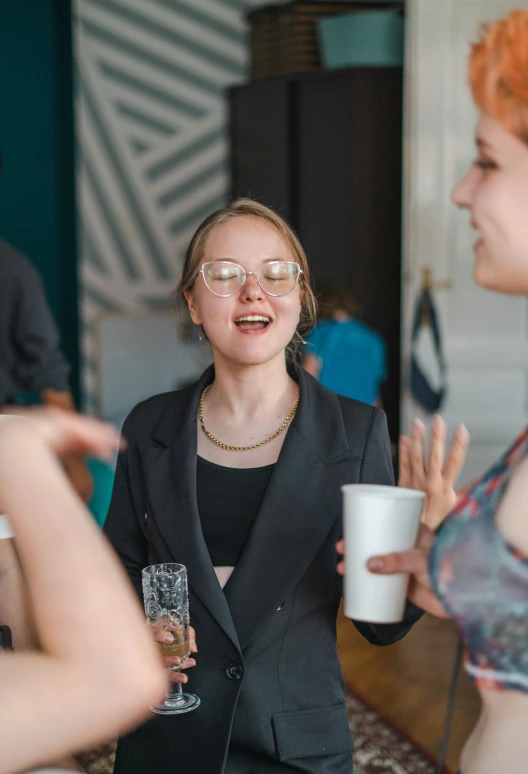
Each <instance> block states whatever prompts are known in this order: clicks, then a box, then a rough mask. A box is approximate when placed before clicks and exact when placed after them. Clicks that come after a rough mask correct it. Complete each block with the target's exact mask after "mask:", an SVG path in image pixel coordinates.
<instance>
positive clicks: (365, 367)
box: [303, 282, 387, 406]
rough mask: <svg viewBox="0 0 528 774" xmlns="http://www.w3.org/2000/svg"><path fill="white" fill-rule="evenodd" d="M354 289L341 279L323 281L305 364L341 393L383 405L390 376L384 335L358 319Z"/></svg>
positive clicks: (306, 346)
mask: <svg viewBox="0 0 528 774" xmlns="http://www.w3.org/2000/svg"><path fill="white" fill-rule="evenodd" d="M360 314H361V307H360V306H359V304H358V302H357V300H356V297H355V296H354V294H353V292H352V291H351V290H350V289H349V288H347V287H345V286H344V285H342V284H340V283H338V282H328V283H324V284H323V285H321V287H320V293H319V295H318V298H317V324H316V326H315V328H314V329H313V331H312V332H311V333H310V334H309V335H308V336H307V338H306V344H305V347H304V351H305V357H304V361H303V366H304V368H305V369H306V370H307V371H308V373H310V374H312V376H315V378H316V379H319V381H320V382H321V384H323V385H324V386H325V387H328V389H330V390H332V391H333V392H336V393H337V394H338V395H344V396H345V397H347V398H355V399H356V400H360V401H362V402H363V403H369V404H374V403H375V404H376V405H378V406H381V395H380V388H381V384H382V382H383V381H384V380H385V379H386V378H387V358H386V347H385V342H384V341H383V339H382V337H381V336H380V335H379V334H378V333H376V331H373V330H372V329H371V328H369V327H368V325H365V323H363V322H361V320H360V319H359V317H360Z"/></svg>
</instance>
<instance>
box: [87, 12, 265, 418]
mask: <svg viewBox="0 0 528 774" xmlns="http://www.w3.org/2000/svg"><path fill="white" fill-rule="evenodd" d="M258 4H260V3H259V0H76V3H75V7H74V36H75V50H76V87H77V107H76V118H77V136H78V197H77V199H78V208H79V238H80V292H81V310H82V330H83V334H82V336H83V338H82V352H83V379H82V381H83V392H84V408H85V410H87V411H89V412H94V411H95V408H96V395H95V393H96V387H97V351H96V346H97V343H96V342H97V337H96V334H95V329H96V324H97V320H98V319H99V318H100V317H101V315H104V314H112V313H122V312H123V311H133V310H134V311H135V310H145V309H151V310H152V309H157V310H159V309H166V308H167V305H168V298H169V295H170V292H171V291H172V290H173V288H174V287H175V285H176V284H177V282H178V280H179V277H180V274H181V266H182V260H183V256H184V254H185V250H186V247H187V244H188V242H189V239H190V237H191V235H192V233H193V231H194V230H195V228H196V226H197V225H198V224H199V223H200V221H201V220H202V219H203V218H204V217H205V216H206V215H207V214H208V213H209V212H211V211H212V210H214V209H216V208H217V207H220V206H221V205H223V204H224V203H225V201H226V195H227V185H228V169H227V152H228V143H227V130H226V126H227V102H226V88H227V87H229V86H232V85H234V84H237V83H240V82H243V81H244V80H245V79H246V78H247V62H248V49H247V29H246V23H245V19H244V13H245V12H246V11H247V10H249V9H250V8H251V7H253V6H256V5H258Z"/></svg>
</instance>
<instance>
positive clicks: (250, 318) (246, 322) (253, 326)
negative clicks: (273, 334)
mask: <svg viewBox="0 0 528 774" xmlns="http://www.w3.org/2000/svg"><path fill="white" fill-rule="evenodd" d="M270 322H271V318H270V317H266V316H265V315H263V314H247V315H245V316H244V317H237V319H236V320H235V325H236V326H237V327H238V328H241V329H242V330H262V329H263V328H267V326H268V325H269V323H270Z"/></svg>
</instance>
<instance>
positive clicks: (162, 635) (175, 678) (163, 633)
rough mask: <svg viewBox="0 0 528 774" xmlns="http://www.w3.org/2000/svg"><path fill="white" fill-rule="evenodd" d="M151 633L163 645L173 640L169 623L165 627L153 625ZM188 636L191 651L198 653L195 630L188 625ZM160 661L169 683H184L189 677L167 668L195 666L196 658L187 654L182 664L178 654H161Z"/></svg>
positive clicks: (155, 640)
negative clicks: (164, 668) (165, 670)
mask: <svg viewBox="0 0 528 774" xmlns="http://www.w3.org/2000/svg"><path fill="white" fill-rule="evenodd" d="M152 635H153V637H154V642H157V643H161V644H164V645H170V644H171V643H172V642H173V641H174V637H173V636H172V634H171V633H170V625H169V626H168V627H167V628H166V629H162V628H158V627H155V626H153V627H152ZM189 638H190V644H191V653H198V648H197V646H196V632H195V631H194V629H193V627H192V626H189ZM161 663H162V664H163V666H164V667H166V669H167V677H168V680H169V682H171V683H186V682H187V681H188V679H189V678H188V677H187V675H184V674H181V673H180V672H173V671H172V670H170V669H169V667H181V669H189V668H190V667H193V666H196V660H195V659H194V658H191V656H189V658H188V659H187V661H185V663H184V664H182V663H181V658H178V656H161Z"/></svg>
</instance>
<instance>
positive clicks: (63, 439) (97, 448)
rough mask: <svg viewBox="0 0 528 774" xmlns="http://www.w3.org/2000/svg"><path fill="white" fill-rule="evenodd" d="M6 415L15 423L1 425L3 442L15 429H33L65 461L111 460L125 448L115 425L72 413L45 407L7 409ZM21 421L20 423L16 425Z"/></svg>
mask: <svg viewBox="0 0 528 774" xmlns="http://www.w3.org/2000/svg"><path fill="white" fill-rule="evenodd" d="M5 413H6V414H8V415H12V420H13V421H11V422H9V421H6V422H1V423H0V442H1V439H2V438H3V437H4V435H5V434H6V433H8V434H10V433H11V432H12V431H13V430H14V432H15V433H17V432H18V431H19V430H20V431H28V430H29V432H31V433H33V434H34V435H35V436H36V437H38V438H39V439H40V440H41V441H43V442H44V444H45V445H46V446H47V447H48V448H49V450H50V451H51V452H52V453H53V454H55V455H56V456H57V457H60V458H61V459H64V458H67V457H70V456H71V455H76V456H78V457H84V456H87V455H91V456H94V457H99V458H100V459H102V460H107V461H108V460H111V459H112V457H113V455H114V454H115V452H116V451H117V450H118V449H120V448H123V445H124V444H123V441H122V440H121V439H120V437H119V433H118V431H117V430H116V429H115V428H114V427H112V425H109V424H106V423H105V422H100V421H99V420H98V419H92V418H91V417H85V416H82V415H81V414H74V413H73V412H71V411H63V410H62V409H57V408H42V409H26V410H19V409H16V410H15V411H11V410H7V411H5ZM19 421H20V424H15V423H18V422H19ZM22 421H23V424H22Z"/></svg>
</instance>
